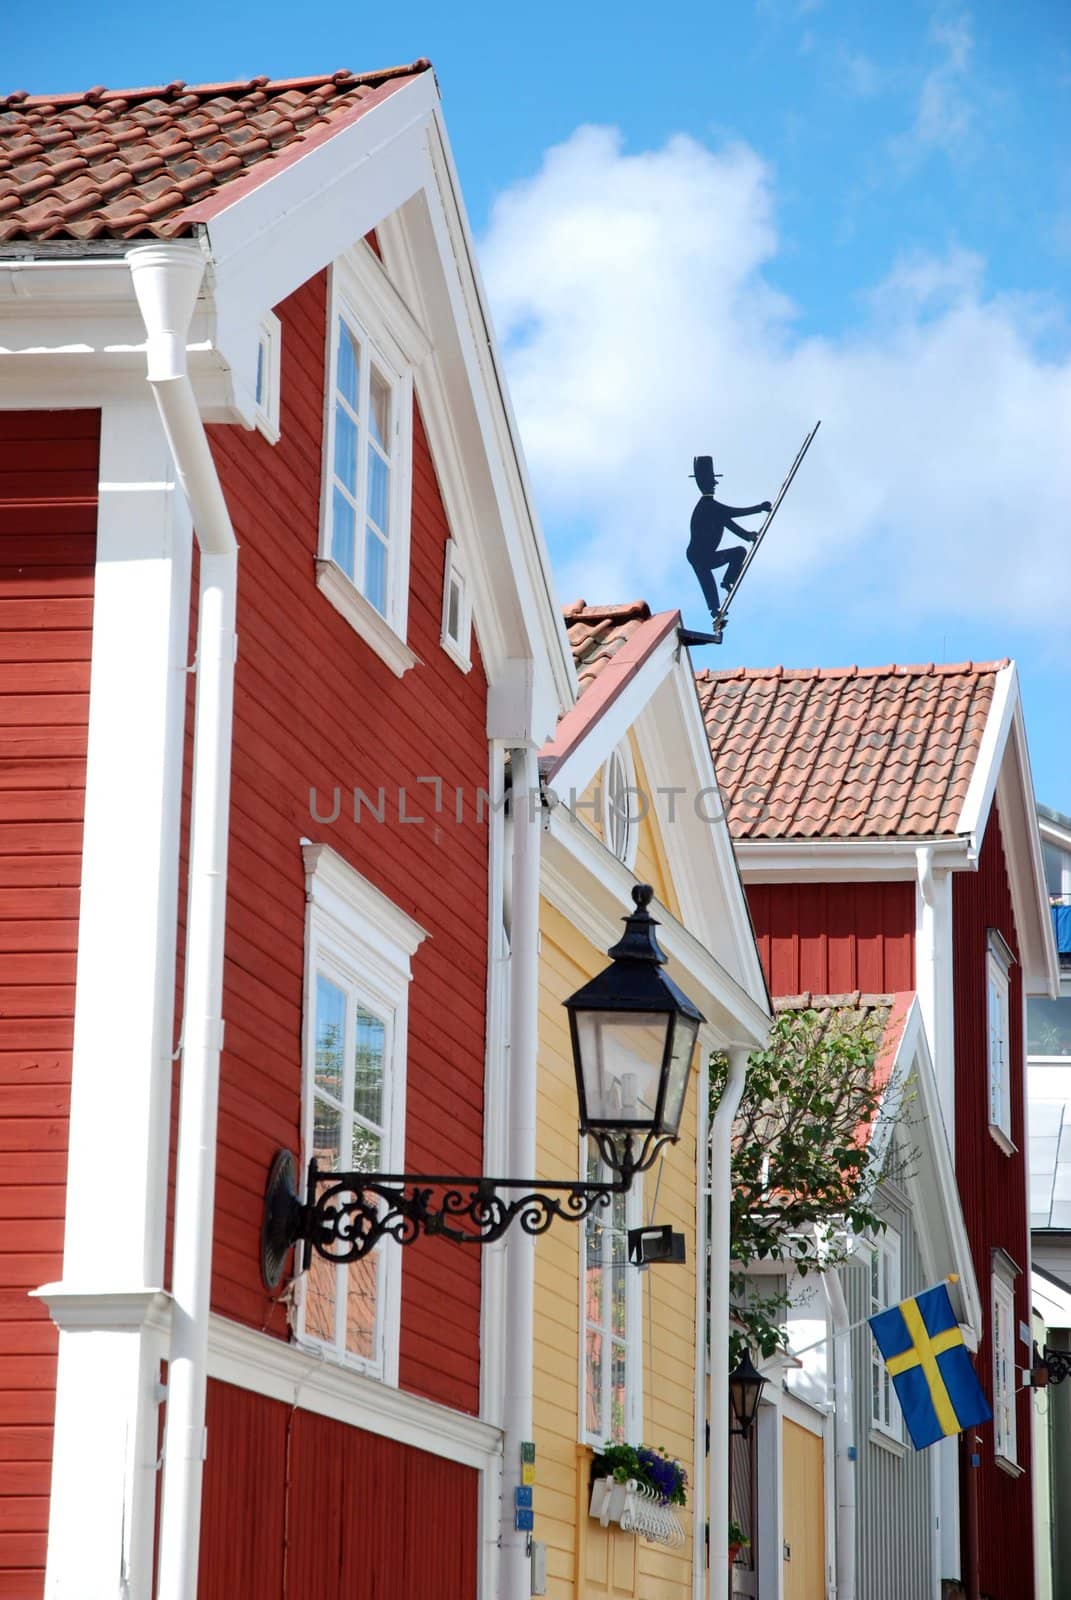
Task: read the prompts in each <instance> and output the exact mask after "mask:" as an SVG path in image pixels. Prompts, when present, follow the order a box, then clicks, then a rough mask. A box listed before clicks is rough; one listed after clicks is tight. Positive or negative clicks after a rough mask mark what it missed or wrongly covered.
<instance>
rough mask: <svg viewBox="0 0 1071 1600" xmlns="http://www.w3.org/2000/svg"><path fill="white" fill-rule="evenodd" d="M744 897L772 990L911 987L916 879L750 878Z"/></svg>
mask: <svg viewBox="0 0 1071 1600" xmlns="http://www.w3.org/2000/svg"><path fill="white" fill-rule="evenodd" d="M747 897H748V904H749V905H750V907H751V918H752V921H753V923H754V925H755V938H756V942H757V944H758V948H759V956H760V958H761V960H762V965H763V969H764V971H765V973H766V980H767V982H768V983H769V985H770V993H771V994H772V995H774V996H775V997H776V996H780V995H790V994H804V993H807V992H808V991H809V992H810V993H811V994H849V993H851V992H852V991H853V990H855V989H861V990H862V991H863V992H864V993H865V994H891V993H898V992H903V991H904V990H910V989H914V987H915V887H914V884H912V883H795V884H780V883H779V884H751V885H750V886H749V888H748V891H747Z"/></svg>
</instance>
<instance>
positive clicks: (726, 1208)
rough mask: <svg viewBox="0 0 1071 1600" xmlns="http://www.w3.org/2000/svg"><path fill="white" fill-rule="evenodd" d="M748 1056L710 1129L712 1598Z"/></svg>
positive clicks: (719, 1535) (732, 1060) (721, 1578)
mask: <svg viewBox="0 0 1071 1600" xmlns="http://www.w3.org/2000/svg"><path fill="white" fill-rule="evenodd" d="M747 1058H748V1051H747V1048H746V1046H744V1045H730V1047H729V1071H728V1074H727V1076H726V1079H725V1088H724V1090H723V1091H722V1096H721V1100H720V1101H719V1102H718V1109H717V1111H715V1113H714V1121H713V1122H712V1123H711V1127H710V1288H709V1291H708V1300H707V1316H708V1320H709V1323H710V1482H709V1496H708V1500H707V1511H708V1516H709V1518H710V1568H709V1576H710V1591H709V1592H710V1600H724V1597H726V1596H727V1595H728V1593H729V1244H730V1240H729V1212H730V1205H731V1202H732V1193H733V1184H732V1134H733V1119H734V1118H735V1116H736V1113H737V1110H738V1108H739V1105H740V1097H741V1096H742V1094H743V1092H744V1083H745V1080H746V1078H747Z"/></svg>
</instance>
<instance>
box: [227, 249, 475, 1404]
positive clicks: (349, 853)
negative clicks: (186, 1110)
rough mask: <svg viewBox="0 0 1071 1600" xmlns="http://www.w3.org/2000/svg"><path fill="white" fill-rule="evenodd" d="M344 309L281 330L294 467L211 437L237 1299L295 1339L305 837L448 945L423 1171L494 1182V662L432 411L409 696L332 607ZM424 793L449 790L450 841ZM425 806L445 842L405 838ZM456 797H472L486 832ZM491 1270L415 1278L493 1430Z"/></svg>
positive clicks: (299, 309)
mask: <svg viewBox="0 0 1071 1600" xmlns="http://www.w3.org/2000/svg"><path fill="white" fill-rule="evenodd" d="M325 307H326V279H325V277H324V276H323V275H321V276H320V277H318V278H316V279H314V280H312V281H311V282H309V283H307V284H306V285H304V286H303V287H302V288H301V289H300V290H298V291H297V293H295V294H294V295H292V296H291V297H290V299H289V300H287V301H285V302H284V303H283V304H282V305H281V306H280V307H278V308H277V310H278V315H279V318H280V321H281V323H282V330H283V341H282V350H283V356H282V417H281V422H282V437H281V440H280V442H279V443H278V445H276V446H275V447H274V448H273V447H272V446H270V445H268V444H267V443H266V441H265V440H264V439H262V438H261V437H260V435H259V434H256V433H246V432H243V431H242V430H241V429H239V428H234V427H215V428H212V429H210V435H211V439H212V446H213V450H214V453H215V458H216V462H217V465H218V468H219V472H220V477H221V480H222V483H223V487H224V491H225V493H226V496H227V501H228V504H229V506H230V509H231V515H232V518H233V520H234V526H235V531H236V533H237V536H238V541H239V544H240V546H241V554H240V557H239V581H238V635H239V655H238V666H237V676H236V683H235V714H234V768H233V785H232V826H231V844H230V893H229V908H228V923H227V964H226V975H225V993H224V1016H225V1017H226V1028H227V1031H226V1050H225V1057H224V1062H223V1070H222V1081H221V1088H220V1121H219V1137H220V1160H219V1183H218V1200H217V1225H216V1238H215V1258H214V1264H215V1278H214V1288H213V1299H214V1305H215V1307H216V1309H217V1310H218V1311H221V1312H223V1313H225V1314H226V1315H228V1316H231V1317H236V1318H238V1319H239V1320H241V1321H243V1322H246V1323H249V1324H251V1325H252V1326H254V1327H256V1328H266V1329H267V1330H268V1331H269V1332H273V1333H276V1334H278V1335H280V1336H285V1333H286V1322H285V1316H284V1309H283V1307H282V1306H281V1305H280V1304H279V1303H278V1302H277V1301H273V1300H271V1299H270V1298H269V1297H267V1296H266V1295H265V1293H264V1291H263V1289H262V1287H261V1284H260V1278H259V1268H258V1230H259V1225H260V1222H259V1219H260V1211H261V1199H262V1195H263V1189H264V1178H265V1174H266V1171H267V1168H268V1165H269V1162H270V1160H271V1157H272V1154H273V1152H274V1151H275V1149H276V1148H277V1147H278V1146H280V1145H288V1146H290V1147H291V1148H292V1149H295V1150H297V1149H298V1148H299V1125H300V1124H299V1118H300V1089H301V1074H300V1063H301V1008H302V983H303V961H304V928H305V890H304V876H303V867H302V859H301V852H300V848H299V841H300V839H301V838H302V837H303V836H304V837H307V838H311V839H314V840H317V841H322V842H325V843H328V844H330V845H332V846H333V847H334V848H335V849H336V850H338V851H339V853H340V854H341V855H342V856H344V857H345V858H346V860H347V861H349V862H350V863H351V864H352V865H353V866H354V867H355V868H356V869H357V870H358V871H359V872H361V873H363V874H365V876H367V877H368V878H369V879H370V880H371V881H372V882H373V883H374V884H375V885H376V886H377V888H379V889H380V890H381V891H382V892H383V893H384V894H385V895H387V896H388V897H389V898H390V899H391V900H392V901H394V902H395V904H397V905H398V906H400V907H401V908H402V909H403V910H405V911H406V912H408V913H409V914H410V915H411V916H412V917H414V918H415V919H416V921H417V922H419V923H420V924H421V926H422V927H423V928H425V929H426V930H427V931H428V934H429V938H428V939H427V940H426V941H425V942H424V943H423V945H422V946H421V947H420V949H419V951H418V952H417V955H416V957H415V959H414V964H413V984H412V987H411V991H410V999H409V1051H408V1088H407V1102H408V1114H407V1115H408V1121H407V1163H408V1166H409V1169H410V1170H415V1171H421V1170H423V1171H432V1172H436V1171H448V1172H449V1171H459V1172H478V1171H480V1170H481V1163H482V1120H483V1075H484V1027H485V992H486V983H487V894H488V878H487V872H488V861H487V855H488V851H487V829H486V825H479V826H478V825H477V824H476V822H475V820H474V817H473V800H474V796H475V791H476V789H477V788H481V787H485V786H486V781H487V761H488V746H487V737H486V696H487V688H486V680H485V676H484V673H483V669H482V666H481V664H480V661H479V659H478V658H477V659H476V660H475V662H474V665H473V668H472V671H471V672H470V673H469V674H467V675H465V674H463V673H461V672H460V671H458V669H457V668H456V667H455V666H454V665H453V663H452V662H451V661H450V660H449V658H448V657H447V656H446V655H445V653H444V652H443V651H442V649H441V647H440V644H439V636H440V631H441V625H442V615H441V613H442V588H443V568H444V559H445V543H446V539H447V537H448V530H447V523H446V516H445V513H444V510H443V505H442V500H441V497H440V494H439V488H438V484H437V481H436V477H435V471H434V468H433V465H432V461H431V455H430V452H429V449H428V444H427V440H426V437H425V434H424V429H423V426H422V423H421V420H420V416H419V410H418V412H417V415H416V418H415V424H414V439H413V450H414V470H413V515H412V550H411V592H410V603H409V642H410V645H411V647H412V648H413V650H414V651H415V652H416V654H417V656H418V657H419V658H420V663H421V664H420V665H418V666H417V667H415V668H414V669H413V670H411V671H410V672H409V673H408V674H407V675H406V676H405V678H404V679H402V680H398V679H397V678H396V677H394V675H393V674H392V673H391V672H390V671H389V669H388V668H387V667H386V666H385V665H384V664H383V663H382V662H381V661H380V659H379V658H378V656H376V655H375V654H374V653H373V652H372V651H371V650H370V649H369V648H368V646H367V645H366V644H365V643H364V642H363V641H362V640H361V639H360V638H359V637H358V636H357V635H356V634H355V633H354V631H353V629H352V628H351V627H350V625H349V624H348V623H347V622H346V621H345V619H344V618H343V617H341V616H340V615H339V614H338V612H337V611H335V610H334V608H333V607H332V606H331V605H330V604H329V603H328V601H327V600H326V599H325V597H324V596H323V595H322V594H320V593H319V591H318V590H317V588H316V584H315V568H314V561H315V556H316V550H317V537H318V527H319V508H320V446H321V432H322V414H323V381H324V342H325ZM422 774H434V775H437V776H441V777H442V779H443V780H444V784H445V807H444V811H443V812H442V813H441V815H440V816H438V817H436V816H435V815H434V814H433V813H432V805H433V796H432V790H431V789H430V787H429V786H428V785H427V784H420V783H419V782H418V781H417V779H418V777H419V776H420V775H422ZM336 785H338V786H340V788H341V791H342V797H343V804H342V810H341V814H340V816H339V818H338V820H337V821H336V822H333V823H319V822H315V821H314V820H313V818H312V816H311V814H310V788H311V787H315V789H316V791H317V795H318V801H317V811H318V813H319V814H320V815H328V814H330V811H331V810H332V804H331V796H332V793H333V790H334V787H335V786H336ZM354 785H358V786H360V787H361V788H363V789H365V790H366V791H367V792H369V793H372V794H374V793H375V791H376V790H377V789H378V788H380V787H381V786H382V787H383V788H385V790H386V796H387V816H386V819H385V821H384V822H382V823H377V822H375V821H374V820H370V819H369V817H368V816H367V815H365V817H364V819H363V820H362V821H361V822H360V823H359V824H358V823H356V822H355V821H354V816H353V804H352V790H353V787H354ZM403 787H404V789H405V790H406V793H407V799H406V801H405V805H406V808H407V810H408V812H409V813H410V814H413V813H417V812H420V813H422V814H425V815H426V817H427V820H426V821H424V822H423V823H421V824H417V825H411V824H410V825H402V824H400V822H399V803H398V794H399V789H400V788H403ZM455 787H461V788H463V790H464V792H465V796H466V805H465V817H466V820H465V822H464V824H463V825H458V824H457V823H456V822H455V820H454V813H453V809H452V804H453V802H452V796H453V792H454V789H455ZM347 795H349V796H350V801H349V804H348V805H347V804H346V796H347ZM391 1248H393V1247H391ZM478 1258H479V1252H478V1251H464V1250H462V1249H460V1248H458V1247H453V1246H449V1245H444V1244H443V1242H442V1241H438V1240H430V1241H422V1242H421V1243H419V1244H417V1245H415V1246H413V1247H412V1248H410V1249H408V1250H406V1253H405V1261H404V1268H403V1275H402V1283H403V1288H402V1330H401V1360H400V1381H401V1383H402V1386H403V1387H405V1388H409V1389H411V1390H415V1391H418V1392H420V1393H422V1394H425V1395H428V1396H429V1397H431V1398H433V1399H435V1400H438V1401H441V1402H443V1403H444V1404H449V1405H452V1406H456V1407H460V1408H462V1409H466V1410H470V1411H475V1410H477V1409H478V1406H479V1281H480V1264H479V1259H478ZM432 1329H434V1330H435V1334H434V1337H431V1336H430V1331H431V1330H432Z"/></svg>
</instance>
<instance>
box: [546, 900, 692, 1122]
mask: <svg viewBox="0 0 1071 1600" xmlns="http://www.w3.org/2000/svg"><path fill="white" fill-rule="evenodd" d="M653 892H654V891H653V890H652V889H651V887H650V885H649V884H646V883H638V884H637V885H636V887H635V888H634V889H633V891H632V898H633V900H634V901H635V904H636V909H635V911H633V912H632V914H631V916H628V917H626V918H625V933H624V937H623V938H621V939H620V940H619V941H618V943H617V944H615V945H614V946H613V948H612V949H611V950H609V951H607V954H608V955H609V956H610V957H611V961H610V965H609V966H608V967H607V968H606V969H605V970H604V971H603V972H600V973H599V975H598V977H597V978H592V980H591V982H590V983H586V984H585V985H584V987H583V988H582V989H578V990H577V992H576V994H574V995H571V996H570V997H569V999H568V1000H567V1001H566V1002H565V1004H566V1007H567V1009H568V1012H569V1026H570V1030H571V1033H572V1040H573V1065H574V1066H575V1068H576V1092H577V1098H578V1100H579V1102H580V1131H581V1133H587V1132H589V1131H590V1132H592V1133H595V1134H599V1133H602V1134H611V1135H614V1134H633V1133H637V1134H642V1135H644V1136H645V1137H647V1138H658V1139H676V1138H677V1136H678V1134H679V1132H680V1124H681V1112H682V1111H683V1109H684V1095H685V1091H686V1089H687V1087H688V1075H689V1073H690V1071H691V1066H692V1057H693V1055H694V1054H695V1041H696V1037H697V1035H698V1033H699V1024H700V1023H701V1022H702V1021H703V1017H702V1016H701V1015H700V1013H699V1012H698V1011H697V1010H696V1008H695V1006H694V1005H693V1004H692V1002H691V1001H690V1000H689V999H688V996H687V995H686V994H682V993H681V991H680V989H678V988H677V985H676V984H675V983H674V982H673V980H672V978H668V977H667V976H666V974H665V973H664V972H663V971H662V968H663V967H664V966H665V964H666V958H665V956H664V955H663V954H662V952H661V950H660V949H659V948H658V940H657V939H656V937H655V929H656V928H657V926H658V924H657V922H656V921H655V919H654V917H652V915H651V913H650V912H649V911H648V909H647V907H648V906H649V905H650V903H651V896H652V894H653Z"/></svg>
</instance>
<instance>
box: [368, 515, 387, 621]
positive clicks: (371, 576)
mask: <svg viewBox="0 0 1071 1600" xmlns="http://www.w3.org/2000/svg"><path fill="white" fill-rule="evenodd" d="M364 593H365V599H367V600H370V601H371V602H372V604H373V605H374V606H375V608H376V610H377V611H378V612H379V613H380V615H381V616H386V614H387V547H386V545H385V544H384V543H383V540H382V539H381V538H380V537H379V535H378V534H377V533H374V532H373V530H372V529H371V528H366V529H365V535H364Z"/></svg>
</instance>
